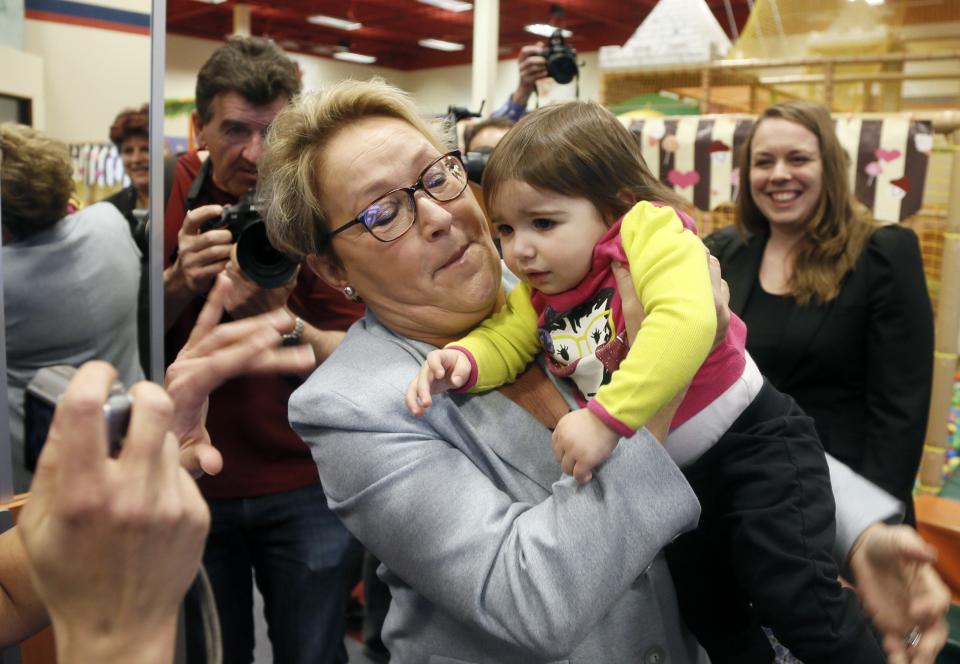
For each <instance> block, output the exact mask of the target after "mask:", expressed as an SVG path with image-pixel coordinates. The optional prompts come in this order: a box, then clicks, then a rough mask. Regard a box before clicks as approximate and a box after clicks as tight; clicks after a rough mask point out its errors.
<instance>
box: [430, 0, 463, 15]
mask: <svg viewBox="0 0 960 664" xmlns="http://www.w3.org/2000/svg"><path fill="white" fill-rule="evenodd" d="M417 2H420V3H422V4H424V5H431V6H433V7H439V8H440V9H446V10H447V11H448V12H468V11H470V10H471V9H473V4H472V3H470V2H461V1H460V0H417Z"/></svg>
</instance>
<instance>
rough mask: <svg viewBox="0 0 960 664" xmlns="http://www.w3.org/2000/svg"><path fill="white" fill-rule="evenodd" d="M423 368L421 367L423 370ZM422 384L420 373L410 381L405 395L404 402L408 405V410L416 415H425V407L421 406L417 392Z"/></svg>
mask: <svg viewBox="0 0 960 664" xmlns="http://www.w3.org/2000/svg"><path fill="white" fill-rule="evenodd" d="M422 370H423V368H422V367H421V371H422ZM419 385H420V374H417V377H416V378H414V379H413V380H411V381H410V383H409V384H408V385H407V391H406V393H405V394H404V396H403V402H404V403H405V404H406V406H407V410H409V411H410V414H411V415H413V416H414V417H420V416H421V415H423V408H421V407H420V403H419V401H418V398H417V392H418V388H419Z"/></svg>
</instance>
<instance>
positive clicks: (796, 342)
mask: <svg viewBox="0 0 960 664" xmlns="http://www.w3.org/2000/svg"><path fill="white" fill-rule="evenodd" d="M847 163H848V158H847V155H846V153H845V152H844V151H843V148H842V147H841V146H840V143H839V141H838V139H837V136H836V133H835V131H834V128H833V122H832V120H831V118H830V114H829V113H828V112H827V111H826V109H824V108H823V107H821V106H819V105H816V104H813V103H809V102H785V103H782V104H777V105H775V106H771V107H770V108H768V109H767V110H766V111H765V112H764V113H763V114H761V116H760V117H759V118H758V120H757V122H756V123H755V124H754V126H753V129H752V133H751V134H750V136H749V137H748V139H747V143H746V146H745V150H744V155H743V161H742V163H741V166H740V182H741V186H740V191H741V192H743V194H742V195H741V197H740V199H739V201H738V202H737V223H736V228H726V229H723V230H720V231H717V232H716V233H714V234H713V235H711V236H710V237H709V238H707V240H706V243H707V245H708V246H709V247H710V249H711V251H712V252H713V253H714V255H715V256H717V258H718V259H719V260H720V263H721V266H722V269H723V274H724V277H725V278H726V279H727V281H728V282H729V284H730V294H731V299H730V306H731V308H732V309H733V310H734V311H735V312H736V313H738V314H739V315H740V316H741V317H742V318H743V319H744V321H745V322H746V323H747V325H748V327H749V328H750V335H749V337H748V338H747V349H748V350H749V352H750V354H751V355H752V356H753V357H754V359H755V360H756V362H757V365H758V366H759V367H760V370H761V371H762V373H763V374H764V375H765V376H766V377H767V378H768V379H769V380H770V381H771V382H773V384H774V385H775V386H776V387H777V388H779V389H780V390H782V391H784V392H787V393H788V394H790V395H791V396H793V397H794V398H795V399H796V400H797V402H798V403H799V404H800V406H801V407H802V408H803V409H804V411H806V413H807V414H808V415H811V416H812V417H813V418H814V420H815V422H816V427H817V432H818V433H819V434H820V438H821V439H822V441H823V445H824V448H825V449H826V450H827V451H828V452H829V453H831V454H832V455H834V456H836V457H837V458H838V459H840V460H841V461H844V462H845V463H847V464H848V465H850V466H851V467H852V468H853V469H854V470H856V471H858V472H859V473H861V474H863V475H864V476H865V477H866V478H867V479H869V480H871V481H873V482H875V483H876V484H878V485H879V486H880V487H882V488H884V489H886V490H887V491H888V492H890V493H891V494H893V495H894V496H896V497H897V498H899V499H900V500H902V501H904V503H905V504H906V505H907V517H906V519H907V522H908V523H912V521H913V500H912V496H911V491H912V489H913V481H914V475H915V474H916V471H917V466H918V464H919V460H920V451H921V447H922V445H923V437H924V433H925V429H926V421H927V408H928V405H929V398H930V383H931V379H932V357H933V321H932V313H931V307H930V299H929V297H928V294H927V288H926V284H925V283H924V276H923V265H922V261H921V257H920V247H919V243H918V242H917V238H916V236H915V235H914V233H913V231H911V230H910V229H908V228H905V227H903V226H899V225H891V226H883V227H880V226H878V225H876V224H873V223H871V222H870V221H868V220H866V219H864V218H862V217H861V216H860V215H859V214H858V212H857V208H856V207H855V206H856V204H855V202H854V199H853V197H852V195H851V192H850V188H849V185H848V180H847V172H848V171H847Z"/></svg>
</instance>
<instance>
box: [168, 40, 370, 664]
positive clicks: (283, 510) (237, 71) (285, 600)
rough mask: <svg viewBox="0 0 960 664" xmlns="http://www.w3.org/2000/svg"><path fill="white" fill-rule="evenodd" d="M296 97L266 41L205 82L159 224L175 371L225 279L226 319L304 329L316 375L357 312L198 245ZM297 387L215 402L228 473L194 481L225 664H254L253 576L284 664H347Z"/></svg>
mask: <svg viewBox="0 0 960 664" xmlns="http://www.w3.org/2000/svg"><path fill="white" fill-rule="evenodd" d="M299 91H300V77H299V72H298V70H297V66H296V64H295V63H294V62H293V61H292V60H290V59H289V58H288V57H286V56H285V55H284V54H283V53H282V52H281V51H280V50H279V49H278V48H277V47H276V46H275V45H274V44H273V42H270V41H268V40H265V39H260V38H255V37H243V38H240V37H234V38H231V39H230V40H229V41H228V42H227V43H226V44H224V45H223V46H221V47H220V48H219V49H217V51H215V52H214V53H213V55H212V56H211V57H210V59H209V60H207V62H206V63H205V64H204V66H203V67H202V68H201V70H200V73H199V75H198V77H197V90H196V100H197V108H196V110H195V111H194V113H193V118H192V121H193V124H194V128H195V130H196V135H197V138H198V142H199V144H200V145H201V146H202V147H203V148H205V149H206V150H207V151H208V152H209V157H208V158H207V159H206V160H205V161H202V160H201V158H200V156H199V155H198V154H197V153H195V152H191V153H189V154H186V155H183V156H182V157H181V158H180V159H179V161H178V163H177V168H176V173H175V177H174V183H173V189H172V191H171V194H170V198H169V200H168V201H167V206H166V211H165V220H164V226H165V229H164V230H165V242H164V245H165V246H164V252H165V255H167V256H168V264H167V266H166V269H165V271H164V296H165V304H166V320H167V324H168V330H167V337H166V344H167V345H166V352H167V359H168V362H169V361H171V360H172V359H173V358H174V357H176V355H177V352H178V351H179V350H180V348H181V347H182V346H183V345H184V343H185V342H186V340H187V339H188V338H189V334H190V330H191V328H192V327H193V324H194V322H195V321H196V320H197V316H198V312H199V311H200V310H201V308H202V306H203V303H204V298H205V296H206V295H207V292H208V291H209V289H210V286H211V285H212V283H213V281H214V279H215V278H216V276H217V275H218V274H220V273H221V272H224V273H226V275H227V276H229V278H230V280H231V281H232V282H233V285H234V288H233V292H232V294H231V295H230V296H229V297H228V300H227V301H226V314H227V315H228V316H229V318H232V319H241V318H245V317H248V316H252V315H255V314H259V313H263V312H266V311H271V310H274V309H276V308H278V307H283V308H284V310H285V311H286V312H287V315H288V317H289V319H290V321H291V323H293V321H296V323H295V327H294V328H293V332H292V333H291V334H290V335H289V336H288V340H289V343H297V342H299V341H305V342H307V343H309V344H310V347H311V348H312V349H313V351H314V356H315V362H316V363H320V362H322V361H323V360H324V359H325V358H326V357H327V355H329V353H330V352H332V350H333V349H334V348H335V347H336V345H337V344H338V343H339V342H340V339H341V338H342V337H343V332H342V330H345V329H346V328H347V327H348V326H349V325H350V324H351V323H352V322H353V321H354V320H355V319H356V318H357V317H358V316H359V315H360V314H361V312H362V307H361V306H360V305H358V304H357V303H355V302H352V301H350V300H348V299H346V298H345V297H344V296H343V295H342V294H341V293H339V292H337V291H335V290H333V289H331V288H330V287H328V286H326V285H325V284H324V283H323V282H322V281H320V280H319V279H318V278H317V277H316V276H315V275H314V274H313V272H311V271H310V270H308V269H301V270H299V271H298V272H295V273H294V276H293V277H292V278H291V279H290V280H289V281H288V282H287V283H285V284H283V285H280V286H278V287H276V288H262V287H260V286H258V285H257V284H256V283H255V282H254V281H253V280H251V279H250V278H248V275H246V274H245V273H244V272H243V269H241V267H240V265H239V264H238V261H237V256H236V245H235V244H234V238H233V235H232V233H231V231H230V230H228V229H227V228H218V229H214V230H207V231H206V232H201V226H203V225H204V224H205V223H209V222H216V221H217V219H218V217H220V216H221V215H222V214H223V213H224V206H235V205H236V204H237V202H238V201H239V200H240V199H241V197H243V196H244V195H245V194H246V193H247V192H248V191H249V190H250V189H252V188H254V187H255V186H256V183H257V163H258V161H259V159H260V153H261V147H262V142H263V137H264V134H265V133H266V130H267V128H268V127H269V125H270V123H271V122H272V121H273V118H274V116H276V114H277V113H279V111H280V110H281V109H282V108H283V107H284V106H285V105H286V104H287V103H288V102H289V100H290V99H291V98H292V97H293V96H294V95H296V94H297V93H298V92H299ZM297 383H298V381H296V380H294V379H292V378H291V377H289V376H280V375H270V376H259V377H256V378H251V377H244V378H238V379H235V380H231V381H229V382H228V383H226V384H224V385H223V386H222V387H221V388H219V389H218V390H216V391H215V392H214V393H213V394H212V395H211V398H210V412H209V423H208V428H209V431H210V437H211V438H212V440H213V442H214V443H215V444H216V446H217V448H218V449H219V450H220V452H221V453H222V455H223V472H220V473H219V474H216V475H213V473H211V472H210V470H211V469H209V468H208V469H207V471H208V474H207V476H205V477H203V478H201V479H200V480H199V486H200V489H201V491H202V492H203V495H204V497H205V498H206V499H207V501H208V504H209V505H210V511H211V518H212V527H211V532H210V537H209V538H208V540H207V547H206V550H205V553H204V563H205V565H206V567H207V571H208V573H209V576H210V581H211V583H212V585H213V588H214V594H215V596H216V600H217V608H218V611H219V613H220V621H221V626H222V632H223V644H224V661H225V662H227V663H228V664H229V663H231V662H249V661H250V658H251V656H252V655H251V653H252V650H253V613H252V604H253V597H252V583H253V574H252V572H255V573H256V582H257V585H258V587H259V589H260V591H261V593H262V594H263V597H264V602H265V613H266V618H267V623H268V626H269V634H270V638H271V642H272V644H273V652H274V657H275V659H276V661H278V662H280V661H282V662H285V663H286V662H290V663H293V664H296V663H297V662H345V661H346V651H345V649H344V647H343V635H344V600H345V596H346V592H345V590H344V589H343V587H342V586H343V584H344V576H343V569H342V567H343V557H344V553H345V550H346V547H347V543H348V535H347V532H346V530H345V529H344V528H343V526H342V524H341V523H340V521H339V520H338V519H337V518H336V517H335V516H334V515H333V513H332V512H330V511H329V509H328V508H327V503H326V497H325V496H324V493H323V489H322V488H321V486H320V481H319V477H318V474H317V468H316V465H315V464H314V463H313V460H312V459H311V457H310V453H309V451H308V449H307V447H306V445H304V444H303V442H302V441H301V440H300V438H299V437H298V436H297V435H296V434H295V433H294V432H293V431H292V430H291V429H290V427H289V424H288V423H287V400H288V398H289V396H290V394H291V393H292V391H293V390H294V389H295V388H296V387H297ZM281 541H282V542H284V546H282V547H281V546H278V542H281ZM291 588H296V589H297V593H296V596H295V597H296V601H293V600H292V599H291V595H290V589H291ZM189 607H190V604H189V603H188V646H190V645H192V644H193V643H195V642H196V639H195V638H193V636H192V635H191V628H192V627H193V625H195V624H196V623H197V622H198V621H196V620H192V619H191V614H190V608H189Z"/></svg>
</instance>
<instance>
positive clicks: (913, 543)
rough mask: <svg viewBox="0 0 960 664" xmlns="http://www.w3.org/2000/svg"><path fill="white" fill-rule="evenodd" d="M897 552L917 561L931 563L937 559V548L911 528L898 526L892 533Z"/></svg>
mask: <svg viewBox="0 0 960 664" xmlns="http://www.w3.org/2000/svg"><path fill="white" fill-rule="evenodd" d="M893 541H894V544H895V546H896V547H897V553H898V554H899V555H901V556H903V557H904V558H906V559H907V560H912V561H914V562H919V563H933V562H934V561H936V559H937V550H936V549H935V548H934V547H932V546H930V544H928V543H927V542H925V541H924V540H923V538H922V537H920V534H919V533H917V531H915V530H914V529H913V528H910V527H908V526H900V527H898V528H897V529H896V531H895V533H894V540H893Z"/></svg>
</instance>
